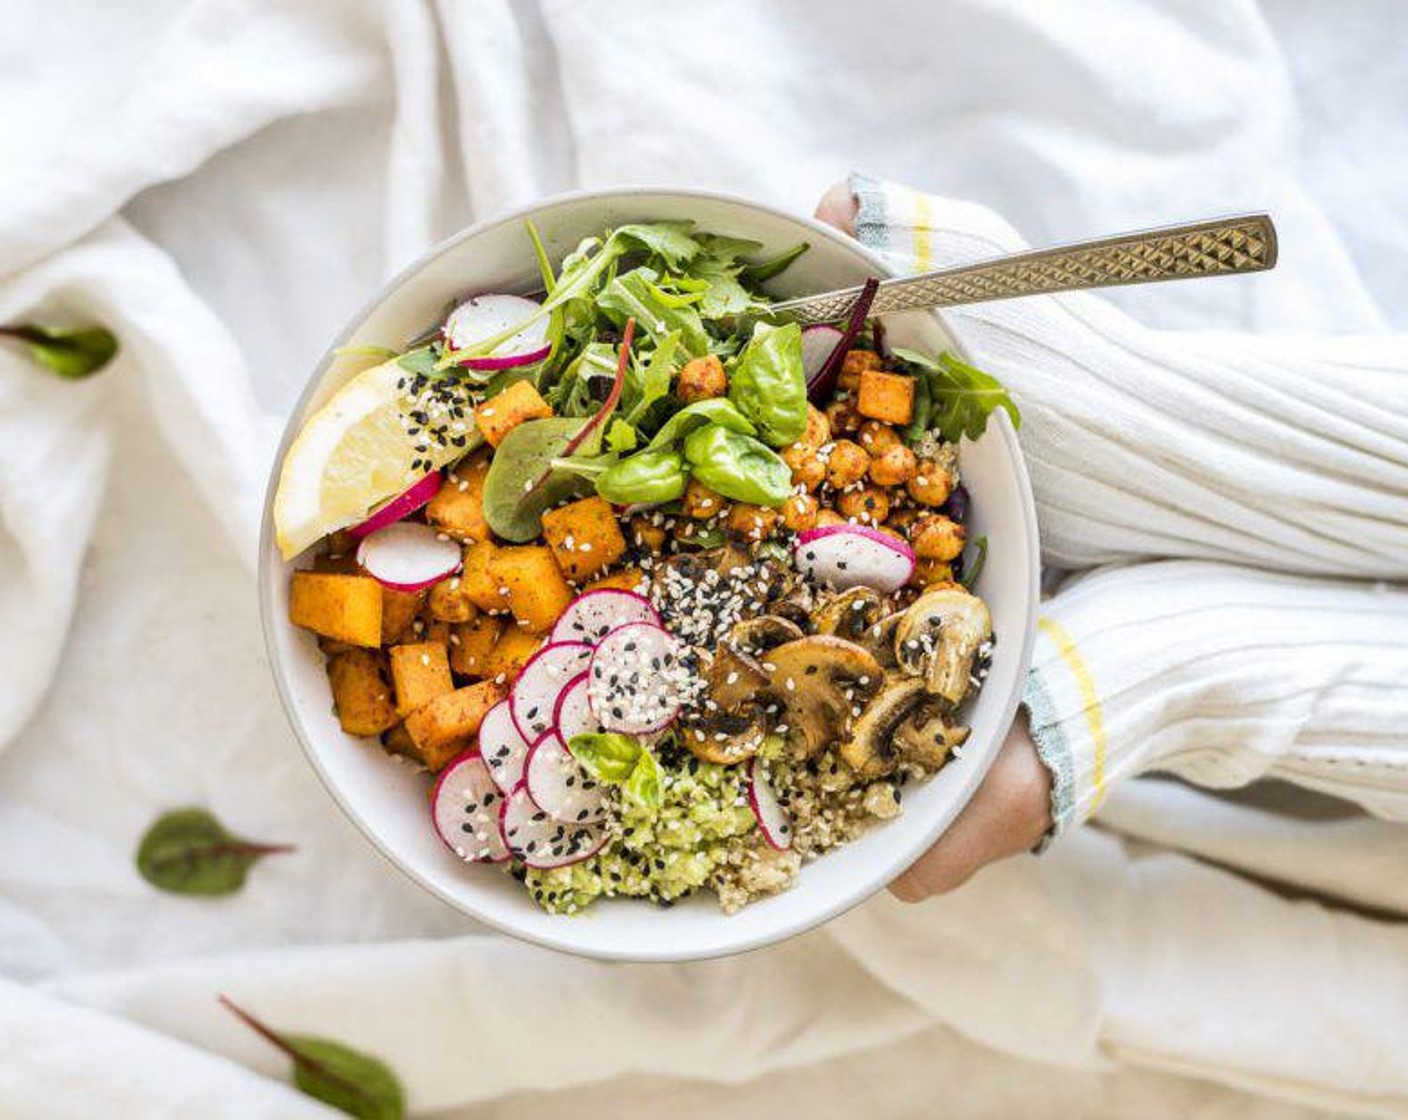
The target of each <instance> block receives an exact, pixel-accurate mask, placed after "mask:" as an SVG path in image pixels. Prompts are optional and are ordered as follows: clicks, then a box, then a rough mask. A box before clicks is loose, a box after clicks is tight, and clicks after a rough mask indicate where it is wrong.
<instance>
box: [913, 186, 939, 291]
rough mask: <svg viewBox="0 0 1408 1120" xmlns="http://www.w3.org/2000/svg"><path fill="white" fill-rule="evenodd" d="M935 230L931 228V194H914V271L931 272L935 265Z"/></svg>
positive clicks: (917, 192)
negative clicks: (933, 241) (933, 240)
mask: <svg viewBox="0 0 1408 1120" xmlns="http://www.w3.org/2000/svg"><path fill="white" fill-rule="evenodd" d="M932 234H933V231H932V230H931V229H930V228H929V196H928V195H926V194H923V193H921V192H919V191H916V192H915V194H914V271H915V272H929V271H930V270H931V269H932V268H933V267H934V247H933V243H932V240H931V238H932Z"/></svg>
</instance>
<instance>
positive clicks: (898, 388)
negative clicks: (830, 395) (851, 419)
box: [856, 369, 914, 424]
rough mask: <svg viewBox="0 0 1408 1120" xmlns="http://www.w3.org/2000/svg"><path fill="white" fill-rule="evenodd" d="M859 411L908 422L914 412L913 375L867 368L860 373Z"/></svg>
mask: <svg viewBox="0 0 1408 1120" xmlns="http://www.w3.org/2000/svg"><path fill="white" fill-rule="evenodd" d="M856 411H857V412H859V413H860V414H861V415H862V416H868V417H870V419H872V420H883V421H885V423H887V424H908V423H909V421H910V420H911V419H912V418H913V416H914V378H912V377H910V376H909V375H908V374H903V373H882V372H881V371H880V370H877V369H868V370H866V371H865V372H864V373H862V374H861V375H860V393H859V394H858V395H857V397H856Z"/></svg>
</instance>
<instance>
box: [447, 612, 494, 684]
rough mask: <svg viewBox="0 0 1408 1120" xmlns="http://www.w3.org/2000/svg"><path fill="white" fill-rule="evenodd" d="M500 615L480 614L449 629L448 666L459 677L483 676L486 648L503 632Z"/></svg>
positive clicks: (486, 655)
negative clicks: (495, 616) (497, 616)
mask: <svg viewBox="0 0 1408 1120" xmlns="http://www.w3.org/2000/svg"><path fill="white" fill-rule="evenodd" d="M503 630H504V622H503V619H501V618H494V617H493V616H492V615H487V614H481V615H477V616H476V617H474V618H472V619H470V620H469V621H468V622H462V623H460V624H459V625H458V626H455V627H453V628H452V629H451V631H450V668H451V669H453V670H454V671H455V672H456V673H458V674H459V675H460V676H462V677H487V676H491V675H492V674H491V673H489V672H488V665H489V651H490V650H492V649H493V648H494V646H495V645H496V644H497V643H498V640H499V635H500V634H502V633H503Z"/></svg>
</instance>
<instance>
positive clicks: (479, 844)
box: [430, 752, 508, 863]
mask: <svg viewBox="0 0 1408 1120" xmlns="http://www.w3.org/2000/svg"><path fill="white" fill-rule="evenodd" d="M503 800H504V793H503V790H501V789H499V787H498V786H497V785H495V784H494V779H493V778H492V777H490V775H489V768H488V767H487V766H485V765H484V760H483V759H482V758H480V757H479V756H478V755H477V754H474V753H472V752H466V753H465V754H462V755H460V756H459V757H458V758H457V759H455V760H454V761H453V762H451V763H450V764H449V765H448V766H446V767H445V769H444V770H442V771H441V772H440V778H439V780H437V781H436V783H435V790H434V792H433V793H431V795H430V814H431V819H432V820H433V821H434V823H435V831H436V832H437V833H438V834H439V836H440V839H441V840H443V841H445V844H446V846H447V847H448V848H449V849H450V851H452V852H454V853H455V855H457V856H459V857H460V859H462V860H466V861H468V862H469V863H501V862H503V861H504V860H506V859H508V846H507V845H506V844H505V843H504V839H503V836H502V835H501V834H500V832H499V811H500V807H501V805H502V803H503Z"/></svg>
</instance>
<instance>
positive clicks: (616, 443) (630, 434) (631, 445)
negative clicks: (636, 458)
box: [606, 420, 636, 452]
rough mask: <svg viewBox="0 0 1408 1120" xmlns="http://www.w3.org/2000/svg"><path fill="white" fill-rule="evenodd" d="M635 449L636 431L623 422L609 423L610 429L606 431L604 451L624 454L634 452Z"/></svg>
mask: <svg viewBox="0 0 1408 1120" xmlns="http://www.w3.org/2000/svg"><path fill="white" fill-rule="evenodd" d="M635 447H636V430H635V429H634V428H633V427H631V425H630V424H628V423H626V421H624V420H613V421H611V427H609V428H607V429H606V449H607V450H608V451H616V452H626V451H634V450H635Z"/></svg>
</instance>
